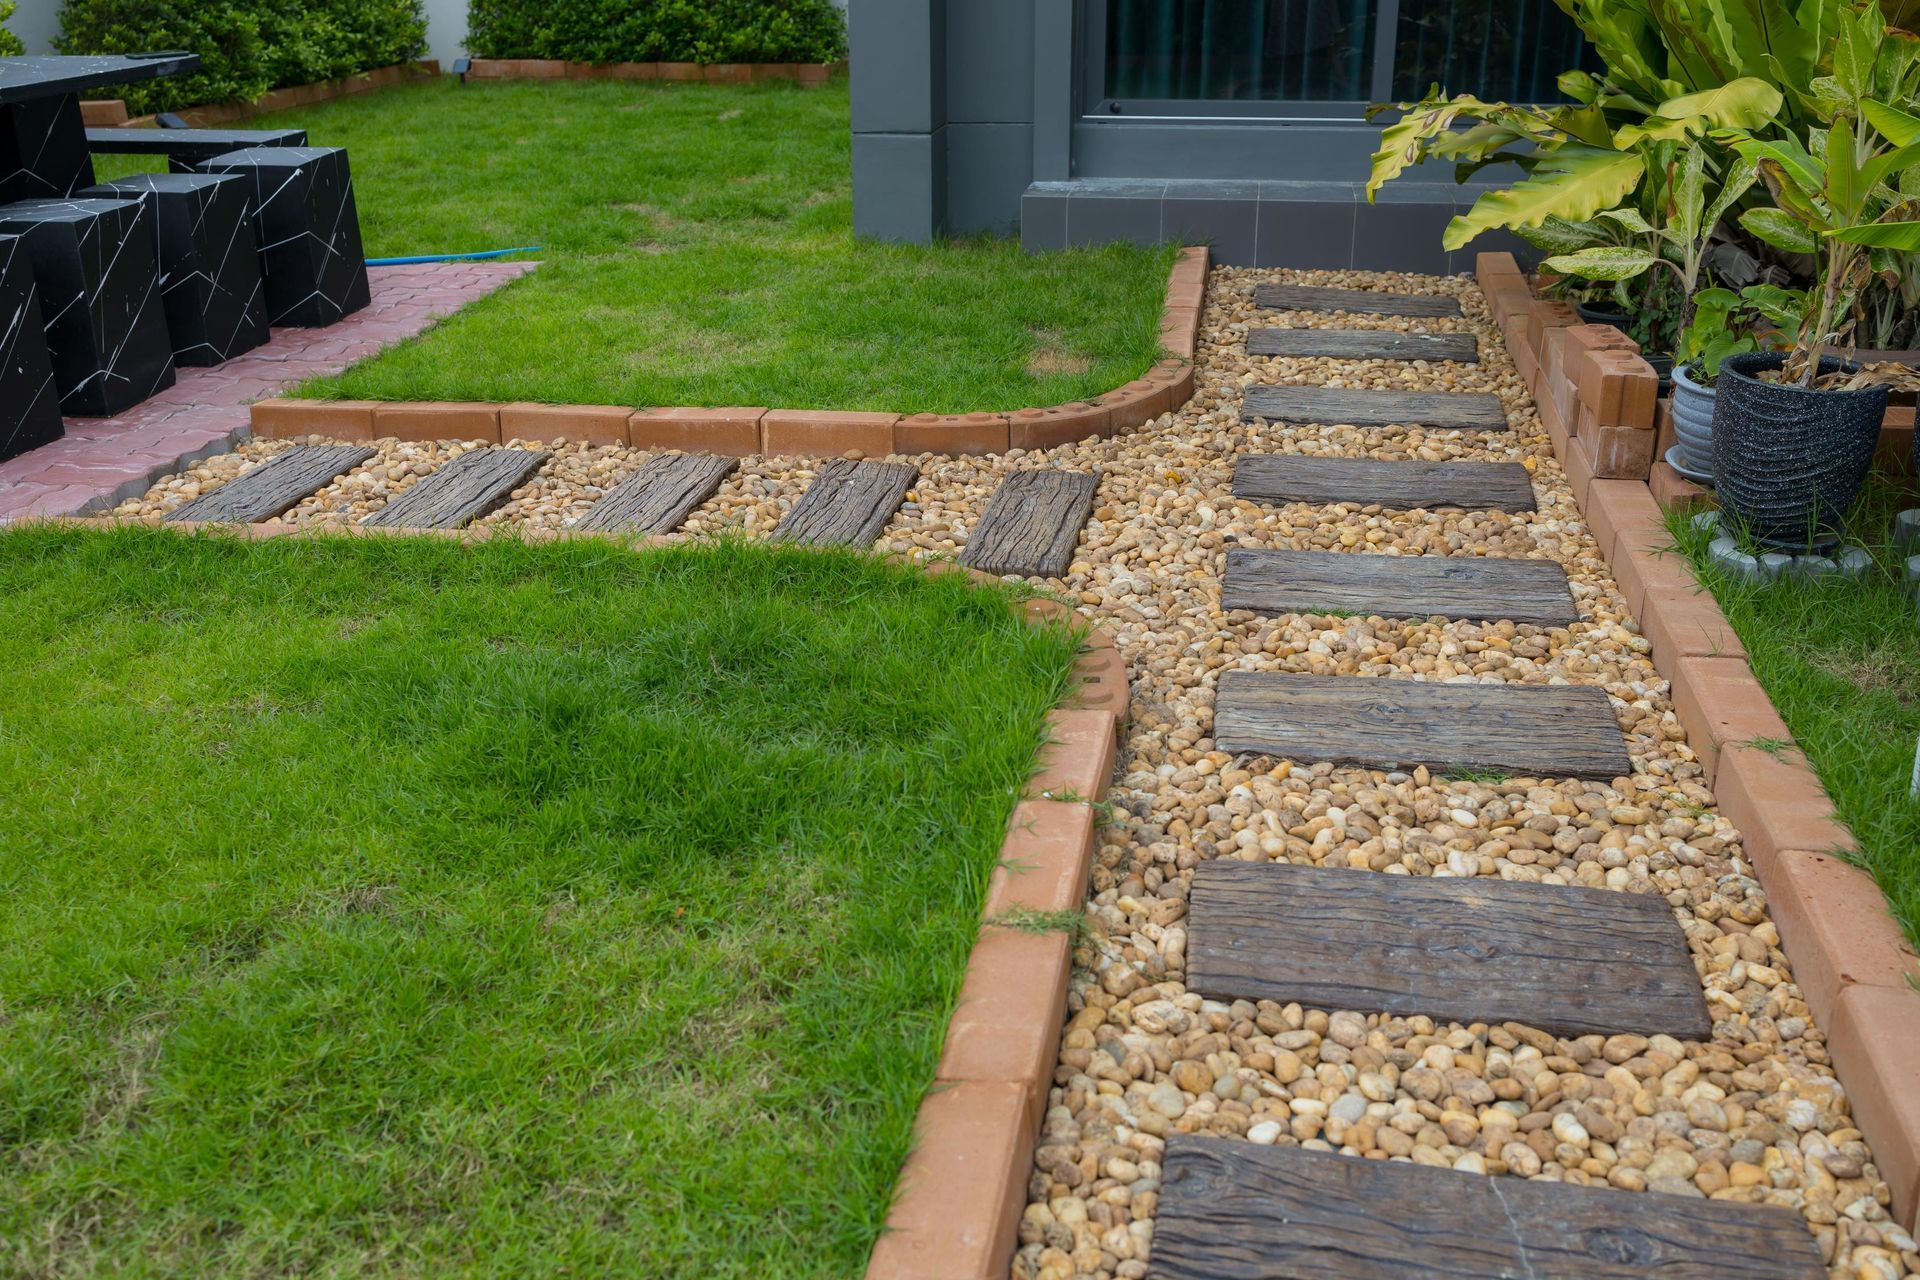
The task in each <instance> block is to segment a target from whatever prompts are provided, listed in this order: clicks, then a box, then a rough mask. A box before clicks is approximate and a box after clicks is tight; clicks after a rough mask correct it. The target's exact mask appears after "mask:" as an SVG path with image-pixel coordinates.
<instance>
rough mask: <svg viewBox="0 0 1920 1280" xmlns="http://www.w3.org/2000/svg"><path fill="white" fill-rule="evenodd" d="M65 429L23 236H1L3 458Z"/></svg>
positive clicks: (49, 440)
mask: <svg viewBox="0 0 1920 1280" xmlns="http://www.w3.org/2000/svg"><path fill="white" fill-rule="evenodd" d="M63 431H64V428H63V427H62V426H61V424H60V393H59V391H57V390H56V389H55V388H54V385H53V366H52V365H51V364H50V363H48V360H47V335H46V329H45V327H44V326H43V325H42V323H41V320H40V298H39V294H38V291H37V290H35V289H34V287H33V268H32V267H31V266H30V265H28V263H27V248H26V245H25V244H24V243H22V242H21V239H20V237H19V236H0V461H5V460H6V459H8V458H11V457H13V456H14V455H15V454H17V453H25V452H26V451H27V450H29V449H38V448H39V447H40V446H41V445H43V444H51V443H52V442H53V441H55V440H58V439H59V438H60V436H61V435H62V433H63Z"/></svg>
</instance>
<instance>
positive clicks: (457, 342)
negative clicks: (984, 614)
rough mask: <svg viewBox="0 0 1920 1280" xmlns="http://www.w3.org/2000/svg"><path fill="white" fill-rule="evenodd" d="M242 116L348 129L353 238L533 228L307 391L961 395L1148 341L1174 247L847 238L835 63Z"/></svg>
mask: <svg viewBox="0 0 1920 1280" xmlns="http://www.w3.org/2000/svg"><path fill="white" fill-rule="evenodd" d="M256 123H258V124H259V125H261V126H266V125H286V124H297V125H301V126H303V127H305V128H306V129H307V130H308V132H309V134H310V136H311V138H312V140H313V141H314V142H315V143H316V144H327V145H337V146H344V147H346V148H347V149H348V151H349V152H350V153H351V157H352V161H353V176H354V184H355V190H356V193H357V196H358V200H359V206H360V221H361V227H362V229H363V231H364V232H365V237H366V247H367V253H368V255H369V256H370V257H394V256H400V255H406V254H416V253H447V252H456V251H468V250H482V249H497V248H509V247H513V246H518V245H529V244H538V245H543V246H545V248H544V249H543V251H542V252H541V253H540V254H539V255H536V256H539V257H542V258H544V259H545V263H546V265H544V266H543V267H541V268H540V270H539V271H538V272H537V273H536V274H535V276H534V278H533V279H531V280H528V281H524V282H522V283H519V284H517V285H515V286H513V287H512V288H511V289H509V290H507V291H506V292H504V293H503V294H500V295H498V296H495V297H493V298H490V299H487V300H486V301H483V302H480V303H478V304H476V305H474V306H471V307H468V308H467V309H465V310H464V311H462V312H461V313H460V314H459V315H458V316H457V317H455V318H454V319H453V320H451V321H450V322H449V323H447V324H446V325H444V326H442V327H441V328H440V329H439V330H437V331H436V332H434V333H432V334H429V335H428V336H426V337H425V338H423V339H422V340H419V341H416V342H410V343H407V344H405V345H403V346H401V347H400V348H398V349H396V350H393V351H390V352H388V353H386V354H384V355H382V356H380V357H378V358H376V359H374V360H372V361H369V362H367V363H364V364H362V365H360V366H359V367H357V368H355V369H353V370H351V371H349V372H348V373H347V374H345V375H344V376H342V377H339V378H333V379H327V380H324V381H321V382H318V383H315V384H312V385H310V386H308V387H307V388H305V389H304V390H303V394H311V395H326V396H345V397H355V398H371V399H430V400H432V399H449V400H500V401H506V400H546V401H554V402H559V403H566V402H572V403H597V404H630V405H653V404H695V405H723V404H740V405H778V406H785V407H788V408H813V409H878V410H886V411H889V412H900V413H922V412H931V413H957V412H966V411H970V410H976V409H981V410H1007V409H1019V408H1024V407H1026V406H1028V405H1033V404H1052V403H1056V402H1059V401H1064V400H1073V399H1078V398H1081V397H1084V396H1089V395H1095V394H1098V393H1100V392H1103V391H1108V390H1111V389H1112V388H1114V387H1116V386H1118V385H1120V384H1121V383H1123V382H1126V381H1128V380H1129V379H1132V378H1135V377H1138V376H1140V374H1141V373H1142V372H1144V371H1145V370H1146V369H1148V368H1149V367H1150V366H1151V365H1152V364H1153V362H1154V360H1155V359H1156V358H1158V355H1159V352H1158V345H1159V343H1158V331H1159V319H1160V306H1161V302H1162V300H1163V297H1164V294H1165V290H1166V277H1167V271H1168V270H1169V268H1170V267H1171V265H1172V251H1171V250H1170V249H1167V250H1147V249H1136V248H1130V247H1126V246H1112V247H1107V248H1102V249H1098V250H1077V251H1073V252H1068V253H1059V254H1049V255H1045V256H1033V255H1028V254H1025V253H1022V252H1021V250H1020V247H1019V245H1018V243H1017V242H1015V241H1014V240H1010V239H979V240H966V241H953V242H948V243H944V244H938V245H932V246H912V245H883V244H877V243H872V242H865V241H856V240H855V239H854V238H853V234H852V212H853V200H852V194H851V192H852V183H851V180H850V177H849V172H850V171H849V160H848V156H849V140H848V117H847V88H846V83H845V81H844V80H842V81H840V82H838V83H836V84H834V85H832V86H830V87H828V88H826V89H819V90H801V89H797V88H794V87H793V86H791V85H782V84H766V85H753V86H742V87H729V86H719V85H661V84H628V83H611V82H584V83H583V82H572V83H567V82H562V83H553V82H543V83H524V82H523V83H475V84H470V85H467V86H466V87H464V88H461V87H459V86H457V85H456V84H455V83H454V81H453V78H452V77H446V78H445V79H443V80H442V81H440V82H437V83H426V84H413V85H405V86H401V87H397V88H392V89H387V90H383V91H381V92H378V93H373V94H368V95H366V96H363V97H357V98H350V99H345V100H342V101H338V102H334V103H329V104H326V105H324V106H320V107H314V108H309V109H306V110H301V111H290V112H285V113H282V114H279V115H275V116H270V117H263V118H261V119H260V120H259V121H257V122H256ZM136 163H140V162H132V163H130V162H128V161H125V160H116V161H114V162H113V165H112V169H111V172H112V173H115V174H117V173H120V172H124V171H126V170H128V169H129V168H131V167H133V164H136Z"/></svg>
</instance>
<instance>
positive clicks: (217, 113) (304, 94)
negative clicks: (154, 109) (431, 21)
mask: <svg viewBox="0 0 1920 1280" xmlns="http://www.w3.org/2000/svg"><path fill="white" fill-rule="evenodd" d="M439 74H440V63H439V62H438V61H437V60H435V59H433V58H422V59H421V60H419V61H418V62H396V63H395V64H394V65H392V66H390V67H375V68H373V69H372V70H371V71H360V72H356V73H355V74H353V75H350V76H342V77H341V78H340V79H338V80H322V81H320V82H318V83H316V84H296V85H290V86H288V87H287V88H285V89H272V90H269V91H268V92H266V93H263V94H261V95H260V96H259V97H258V98H255V99H253V101H251V102H210V103H206V104H204V105H202V106H198V107H182V108H181V109H180V110H178V111H176V112H174V113H173V114H174V115H177V116H179V117H180V118H181V119H182V120H185V121H186V122H187V123H188V124H190V125H192V126H193V127H195V128H196V129H210V128H214V127H216V126H219V125H223V124H232V123H234V122H235V121H239V120H250V119H252V118H253V117H254V116H258V115H265V114H266V113H267V112H269V111H285V110H287V109H288V108H290V107H310V106H312V105H313V104H314V103H316V102H326V101H329V100H330V99H333V98H350V97H352V96H353V95H354V94H357V93H371V92H373V91H374V90H375V89H384V88H386V87H387V86H389V85H395V84H399V83H400V82H401V81H403V80H415V79H421V78H424V77H427V76H437V75H439ZM113 123H115V124H123V125H127V126H130V127H141V126H145V125H150V124H152V123H153V117H152V116H150V115H148V116H135V117H134V118H133V119H131V120H128V119H126V118H125V106H124V104H123V105H122V108H121V119H119V120H117V121H114V122H113Z"/></svg>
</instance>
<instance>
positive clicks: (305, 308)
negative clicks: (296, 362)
mask: <svg viewBox="0 0 1920 1280" xmlns="http://www.w3.org/2000/svg"><path fill="white" fill-rule="evenodd" d="M199 168H200V170H201V171H202V172H203V173H237V174H243V175H245V176H246V177H247V178H248V179H249V180H251V182H252V183H253V219H254V221H253V228H254V237H255V239H256V240H257V241H258V242H259V245H260V274H261V275H262V276H263V277H264V278H265V280H266V285H267V318H268V320H270V321H271V322H272V323H274V324H279V325H302V326H318V325H329V324H332V323H333V322H334V321H336V320H338V319H340V317H342V316H344V315H348V314H351V313H352V312H355V311H358V310H359V309H360V308H361V307H364V306H366V305H367V303H368V302H369V301H371V295H370V294H369V292H368V289H367V261H366V254H365V252H364V251H363V250H362V249H361V247H360V215H359V212H358V211H357V210H356V209H355V208H354V203H353V177H352V174H351V173H350V172H349V170H348V168H347V153H346V150H345V149H344V148H342V147H249V148H248V149H247V150H245V151H232V152H228V153H227V154H226V155H223V156H219V157H216V158H215V159H212V160H208V161H206V162H205V163H203V164H202V165H200V166H199Z"/></svg>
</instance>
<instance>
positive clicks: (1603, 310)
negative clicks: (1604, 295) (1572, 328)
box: [1573, 302, 1627, 333]
mask: <svg viewBox="0 0 1920 1280" xmlns="http://www.w3.org/2000/svg"><path fill="white" fill-rule="evenodd" d="M1573 309H1574V310H1575V311H1576V312H1578V313H1579V315H1580V320H1581V323H1583V324H1604V325H1611V326H1612V327H1613V328H1615V329H1618V330H1619V331H1620V332H1622V333H1625V332H1626V331H1627V313H1626V312H1624V311H1622V310H1621V309H1620V308H1618V307H1616V306H1614V305H1613V304H1612V303H1610V302H1576V303H1574V304H1573Z"/></svg>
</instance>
